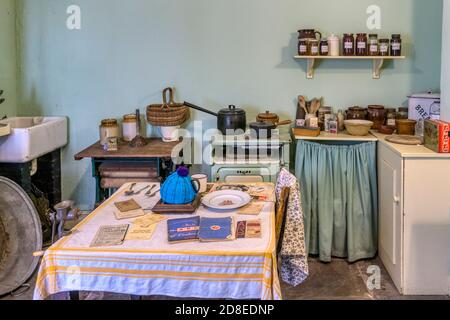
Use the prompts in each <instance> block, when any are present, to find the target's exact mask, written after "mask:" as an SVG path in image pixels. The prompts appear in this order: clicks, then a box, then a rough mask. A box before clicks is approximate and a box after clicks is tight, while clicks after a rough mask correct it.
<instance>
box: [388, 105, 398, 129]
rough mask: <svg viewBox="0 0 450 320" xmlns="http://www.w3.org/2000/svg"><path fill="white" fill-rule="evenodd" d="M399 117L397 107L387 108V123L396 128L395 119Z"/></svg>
mask: <svg viewBox="0 0 450 320" xmlns="http://www.w3.org/2000/svg"><path fill="white" fill-rule="evenodd" d="M396 119H397V110H395V108H387V109H386V125H387V126H388V127H391V128H395V120H396Z"/></svg>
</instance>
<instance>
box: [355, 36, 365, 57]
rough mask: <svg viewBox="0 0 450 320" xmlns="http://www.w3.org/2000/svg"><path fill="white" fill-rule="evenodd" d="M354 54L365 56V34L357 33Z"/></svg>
mask: <svg viewBox="0 0 450 320" xmlns="http://www.w3.org/2000/svg"><path fill="white" fill-rule="evenodd" d="M356 55H357V56H367V34H365V33H358V34H357V36H356Z"/></svg>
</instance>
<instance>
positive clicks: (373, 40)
mask: <svg viewBox="0 0 450 320" xmlns="http://www.w3.org/2000/svg"><path fill="white" fill-rule="evenodd" d="M378 51H379V49H378V35H377V34H369V44H368V52H369V56H378V55H379V52H378Z"/></svg>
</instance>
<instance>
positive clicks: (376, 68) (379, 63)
mask: <svg viewBox="0 0 450 320" xmlns="http://www.w3.org/2000/svg"><path fill="white" fill-rule="evenodd" d="M294 58H295V59H303V60H306V61H307V70H306V78H308V79H313V78H314V65H315V62H316V60H372V64H373V67H372V77H373V78H374V79H380V77H381V69H382V68H383V64H384V61H385V60H403V59H406V57H405V56H295V57H294Z"/></svg>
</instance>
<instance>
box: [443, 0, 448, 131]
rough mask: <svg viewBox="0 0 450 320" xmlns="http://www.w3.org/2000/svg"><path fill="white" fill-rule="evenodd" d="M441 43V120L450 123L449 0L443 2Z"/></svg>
mask: <svg viewBox="0 0 450 320" xmlns="http://www.w3.org/2000/svg"><path fill="white" fill-rule="evenodd" d="M442 41H443V43H442V83H441V92H442V101H441V108H442V109H441V113H442V115H441V119H442V120H444V121H447V122H450V0H444V19H443V26H442Z"/></svg>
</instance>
